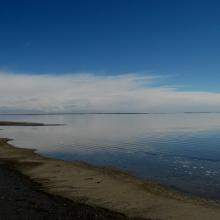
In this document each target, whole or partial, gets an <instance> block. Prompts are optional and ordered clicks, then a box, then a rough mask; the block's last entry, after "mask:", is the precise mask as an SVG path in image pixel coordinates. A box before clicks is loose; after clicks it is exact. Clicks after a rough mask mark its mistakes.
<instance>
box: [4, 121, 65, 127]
mask: <svg viewBox="0 0 220 220" xmlns="http://www.w3.org/2000/svg"><path fill="white" fill-rule="evenodd" d="M60 125H62V124H44V123H35V122H16V121H0V126H60Z"/></svg>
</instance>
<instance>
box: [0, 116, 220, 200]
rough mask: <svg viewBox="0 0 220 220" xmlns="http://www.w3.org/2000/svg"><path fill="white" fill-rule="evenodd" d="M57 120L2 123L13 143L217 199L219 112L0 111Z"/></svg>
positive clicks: (0, 133) (24, 118) (14, 118)
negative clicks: (37, 124) (39, 124)
mask: <svg viewBox="0 0 220 220" xmlns="http://www.w3.org/2000/svg"><path fill="white" fill-rule="evenodd" d="M0 120H10V121H31V122H44V123H61V124H65V125H64V126H55V127H2V128H3V129H4V130H1V131H0V136H1V137H8V138H13V139H14V141H12V143H13V144H15V145H16V146H20V147H26V148H35V149H37V150H38V151H39V152H40V153H42V154H44V155H47V156H51V157H56V158H61V159H65V160H83V161H86V162H89V163H92V164H96V165H102V166H113V167H117V168H120V169H123V170H126V171H129V172H131V173H132V174H134V175H136V176H139V177H141V178H146V179H151V180H156V181H159V182H161V183H163V184H166V185H168V186H172V187H175V188H177V189H179V190H182V191H185V192H189V193H192V194H195V195H200V196H204V197H209V198H213V199H220V185H219V184H220V169H219V168H220V114H155V115H153V114H148V115H0Z"/></svg>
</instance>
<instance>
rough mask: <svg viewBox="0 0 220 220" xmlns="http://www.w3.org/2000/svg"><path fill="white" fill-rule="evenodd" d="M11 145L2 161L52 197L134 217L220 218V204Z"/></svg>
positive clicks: (1, 152)
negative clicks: (38, 185)
mask: <svg viewBox="0 0 220 220" xmlns="http://www.w3.org/2000/svg"><path fill="white" fill-rule="evenodd" d="M9 141H10V139H7V138H0V160H4V161H6V162H8V163H10V164H13V167H14V168H15V169H16V170H18V171H19V172H21V173H22V174H24V175H25V176H28V177H29V178H30V179H31V180H33V181H34V182H36V183H38V184H40V185H41V188H42V189H43V190H44V191H46V192H48V193H50V194H52V195H57V196H61V197H64V198H67V199H70V200H72V201H74V202H80V203H85V204H88V205H90V206H94V207H103V208H106V209H108V210H111V211H115V212H119V213H122V214H125V215H126V216H128V217H132V218H146V219H147V218H151V219H163V220H166V219H167V220H168V219H178V220H185V219H189V220H191V219H193V220H196V219H200V220H203V219H204V220H205V219H212V220H215V219H216V220H217V219H220V204H219V203H218V202H215V201H211V200H210V201H209V200H205V199H201V198H191V197H188V196H186V195H183V194H181V193H178V192H175V191H172V190H168V189H167V188H165V187H163V186H161V185H160V184H157V183H153V182H147V181H142V180H140V179H138V178H136V177H133V176H131V175H129V174H127V173H126V172H123V171H119V170H115V169H111V168H106V167H97V166H93V165H90V164H87V163H84V162H80V161H72V162H70V161H63V160H58V159H53V158H48V157H45V156H42V155H40V154H38V153H37V152H36V151H35V150H31V149H25V148H17V147H15V146H13V145H11V144H10V143H8V142H9Z"/></svg>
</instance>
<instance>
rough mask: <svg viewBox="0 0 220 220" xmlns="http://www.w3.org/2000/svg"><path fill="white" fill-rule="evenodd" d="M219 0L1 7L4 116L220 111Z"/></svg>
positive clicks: (86, 0)
mask: <svg viewBox="0 0 220 220" xmlns="http://www.w3.org/2000/svg"><path fill="white" fill-rule="evenodd" d="M219 11H220V2H219V1H217V0H215V1H214V0H209V1H208V0H206V1H205V0H184V1H179V0H166V1H164V0H108V1H107V0H106V1H103V0H78V1H76V0H72V1H67V0H62V1H61V0H60V1H57V0H53V1H52V0H46V1H45V0H20V1H16V0H14V1H13V0H7V1H1V2H0V112H87V111H88V112H89V111H100V112H116V111H117V112H134V111H135V112H183V111H220V87H219V82H220V62H219V58H220V41H219V39H220V13H219Z"/></svg>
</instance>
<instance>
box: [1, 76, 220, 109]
mask: <svg viewBox="0 0 220 220" xmlns="http://www.w3.org/2000/svg"><path fill="white" fill-rule="evenodd" d="M158 82H160V78H158V77H154V76H143V75H139V74H124V75H117V76H100V75H95V74H82V73H81V74H65V75H29V74H14V73H3V72H2V73H0V112H7V111H9V112H11V111H19V112H20V111H25V112H27V111H30V112H39V111H43V112H80V111H83V112H93V111H98V112H183V111H220V94H219V93H211V92H192V91H187V92H183V91H178V90H177V89H176V88H175V87H173V86H172V87H164V86H156V85H157V83H158Z"/></svg>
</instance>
